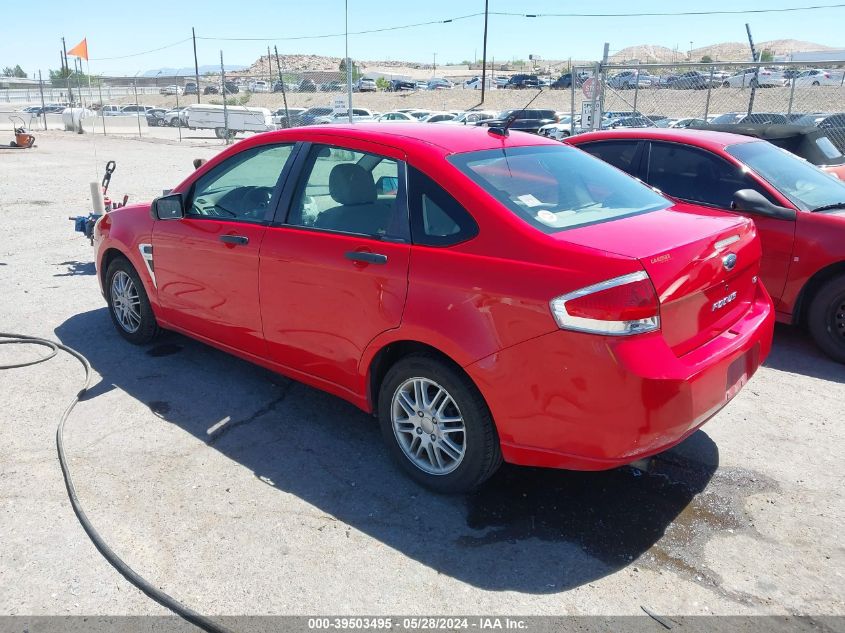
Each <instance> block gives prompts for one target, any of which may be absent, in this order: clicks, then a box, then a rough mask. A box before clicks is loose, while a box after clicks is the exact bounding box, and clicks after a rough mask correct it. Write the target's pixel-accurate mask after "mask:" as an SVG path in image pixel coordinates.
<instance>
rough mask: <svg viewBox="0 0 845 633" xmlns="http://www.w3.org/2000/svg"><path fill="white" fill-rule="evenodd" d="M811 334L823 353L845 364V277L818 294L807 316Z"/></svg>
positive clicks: (829, 283) (826, 285)
mask: <svg viewBox="0 0 845 633" xmlns="http://www.w3.org/2000/svg"><path fill="white" fill-rule="evenodd" d="M807 319H808V326H809V329H810V334H811V335H812V337H813V339H814V340H815V341H816V344H817V345H818V346H819V347H820V348H821V349H822V351H823V352H824V353H825V354H827V355H828V356H830V357H831V358H833V359H834V360H837V361H839V362H840V363H845V276H843V277H837V278H835V279H831V280H830V281H828V282H827V283H826V284H825V285H824V286H822V287H821V289H820V290H819V291H818V292H817V293H816V296H815V297H814V298H813V302H812V303H811V304H810V310H809V312H808V314H807Z"/></svg>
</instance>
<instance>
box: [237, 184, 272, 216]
mask: <svg viewBox="0 0 845 633" xmlns="http://www.w3.org/2000/svg"><path fill="white" fill-rule="evenodd" d="M272 199H273V190H272V189H271V188H270V187H250V189H249V191H247V193H246V194H245V195H244V197H243V198H242V199H241V204H242V208H243V209H244V215H246V216H252V217H257V216H259V215H260V216H263V215H264V212H265V211H266V210H267V207H269V206H270V201H271V200H272Z"/></svg>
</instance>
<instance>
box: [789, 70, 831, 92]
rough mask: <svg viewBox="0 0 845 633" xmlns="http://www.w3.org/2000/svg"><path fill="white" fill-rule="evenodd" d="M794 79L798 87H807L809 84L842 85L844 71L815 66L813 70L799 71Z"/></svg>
mask: <svg viewBox="0 0 845 633" xmlns="http://www.w3.org/2000/svg"><path fill="white" fill-rule="evenodd" d="M792 81H793V82H795V87H796V88H806V87H809V86H841V85H842V71H841V70H840V71H835V70H824V69H822V68H813V69H812V70H805V71H803V72H800V73H798V75H797V76H796V77H795V78H794V79H793V80H792Z"/></svg>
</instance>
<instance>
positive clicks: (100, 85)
mask: <svg viewBox="0 0 845 633" xmlns="http://www.w3.org/2000/svg"><path fill="white" fill-rule="evenodd" d="M97 92H98V93H99V94H100V116H101V117H102V118H103V136H105V135H106V111H105V110H104V109H103V106H104V105H105V104H103V80H102V79H100V81H98V82H97Z"/></svg>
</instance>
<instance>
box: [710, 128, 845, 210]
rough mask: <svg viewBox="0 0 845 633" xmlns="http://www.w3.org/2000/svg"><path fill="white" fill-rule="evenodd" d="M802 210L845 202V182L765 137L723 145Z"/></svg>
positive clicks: (729, 152)
mask: <svg viewBox="0 0 845 633" xmlns="http://www.w3.org/2000/svg"><path fill="white" fill-rule="evenodd" d="M725 151H727V152H728V154H730V155H731V156H733V157H734V158H736V159H737V160H739V161H740V162H742V163H743V164H744V165H746V166H747V167H749V168H750V169H752V170H753V171H755V172H757V174H758V175H759V176H760V177H762V178H763V179H764V180H766V181H767V182H769V183H770V184H771V185H772V186H773V187H774V188H775V189H777V190H778V191H780V192H781V193H782V194H783V195H785V196H786V197H787V198H788V199H789V200H790V202H792V203H793V204H794V205H795V206H797V207H798V208H799V209H801V210H803V211H812V210H813V209H818V208H819V207H823V206H826V205H829V204H837V203H845V183H843V182H842V181H841V180H839V179H837V178H835V177H833V176H831V175H829V174H826V173H825V172H823V171H821V170H820V169H818V168H816V167H814V166H813V165H811V164H810V163H808V162H807V161H805V160H802V159H800V158H798V157H797V156H795V155H794V154H790V153H789V152H787V151H786V150H783V149H780V148H779V147H775V146H774V145H772V144H771V143H767V142H766V141H754V142H751V143H739V144H737V145H731V146H729V147H726V148H725Z"/></svg>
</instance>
